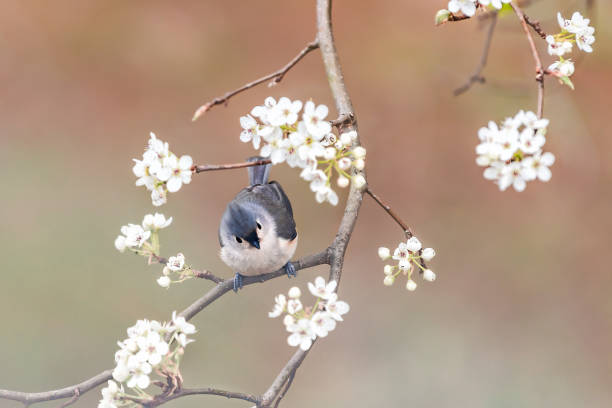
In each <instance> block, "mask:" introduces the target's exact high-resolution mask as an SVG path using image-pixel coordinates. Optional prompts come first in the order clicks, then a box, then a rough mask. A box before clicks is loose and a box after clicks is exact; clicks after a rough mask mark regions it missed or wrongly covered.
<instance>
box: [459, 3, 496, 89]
mask: <svg viewBox="0 0 612 408" xmlns="http://www.w3.org/2000/svg"><path fill="white" fill-rule="evenodd" d="M496 24H497V12H493V13H492V14H491V22H490V23H489V29H488V30H487V35H486V37H485V43H484V48H483V50H482V56H481V57H480V63H479V64H478V67H476V71H474V73H473V74H472V75H471V76H470V77H469V78H468V80H467V82H466V83H465V84H463V85H461V86H460V87H459V88H457V89H455V91H454V92H453V94H454V95H455V96H458V95H461V94H462V93H464V92H466V91H467V90H468V89H470V88H471V87H472V85H473V84H474V83H476V82H480V83H481V84H484V82H485V78H484V77H483V76H482V75H481V73H482V70H483V69H484V67H485V66H486V65H487V59H488V58H489V50H490V49H491V40H492V39H493V32H494V31H495V26H496Z"/></svg>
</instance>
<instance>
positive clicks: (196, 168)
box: [191, 159, 272, 174]
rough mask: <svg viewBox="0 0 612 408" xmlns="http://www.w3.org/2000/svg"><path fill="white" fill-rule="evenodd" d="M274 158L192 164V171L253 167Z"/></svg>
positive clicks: (267, 162) (270, 161)
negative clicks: (229, 162) (227, 162)
mask: <svg viewBox="0 0 612 408" xmlns="http://www.w3.org/2000/svg"><path fill="white" fill-rule="evenodd" d="M270 163H272V160H269V159H266V160H257V161H250V162H249V161H247V162H240V163H231V164H200V165H197V166H192V167H191V171H193V172H194V173H196V174H197V173H202V172H204V171H216V170H232V169H242V168H244V167H253V166H261V165H262V164H270Z"/></svg>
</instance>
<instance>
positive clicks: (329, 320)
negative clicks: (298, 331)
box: [311, 312, 336, 337]
mask: <svg viewBox="0 0 612 408" xmlns="http://www.w3.org/2000/svg"><path fill="white" fill-rule="evenodd" d="M311 322H312V324H311V328H312V331H313V332H314V334H315V335H317V336H318V337H326V336H327V334H328V333H329V332H330V331H332V330H334V329H335V328H336V320H334V318H333V317H332V316H331V314H330V313H328V312H316V313H315V314H314V315H313V316H312V318H311Z"/></svg>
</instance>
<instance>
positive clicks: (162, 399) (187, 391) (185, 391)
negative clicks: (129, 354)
mask: <svg viewBox="0 0 612 408" xmlns="http://www.w3.org/2000/svg"><path fill="white" fill-rule="evenodd" d="M188 395H216V396H219V397H225V398H228V399H241V400H244V401H250V402H252V403H255V404H256V403H257V402H258V400H259V398H258V397H257V396H255V395H253V394H245V393H242V392H233V391H225V390H218V389H215V388H182V389H180V390H178V391H176V392H175V393H173V394H170V395H167V396H159V397H156V398H155V399H154V400H153V401H151V402H149V403H146V404H143V407H144V408H154V407H158V406H160V405H162V404H165V403H166V402H168V401H172V400H174V399H177V398H181V397H186V396H188Z"/></svg>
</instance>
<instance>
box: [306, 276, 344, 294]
mask: <svg viewBox="0 0 612 408" xmlns="http://www.w3.org/2000/svg"><path fill="white" fill-rule="evenodd" d="M337 285H338V282H336V281H335V280H333V281H330V282H329V283H327V284H326V283H325V279H323V278H322V277H321V276H318V277H317V278H316V279H315V281H314V284H313V283H312V282H308V290H310V293H312V295H313V296H316V297H319V298H321V299H329V298H330V297H331V296H332V295H333V294H334V291H335V290H336V286H337Z"/></svg>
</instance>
